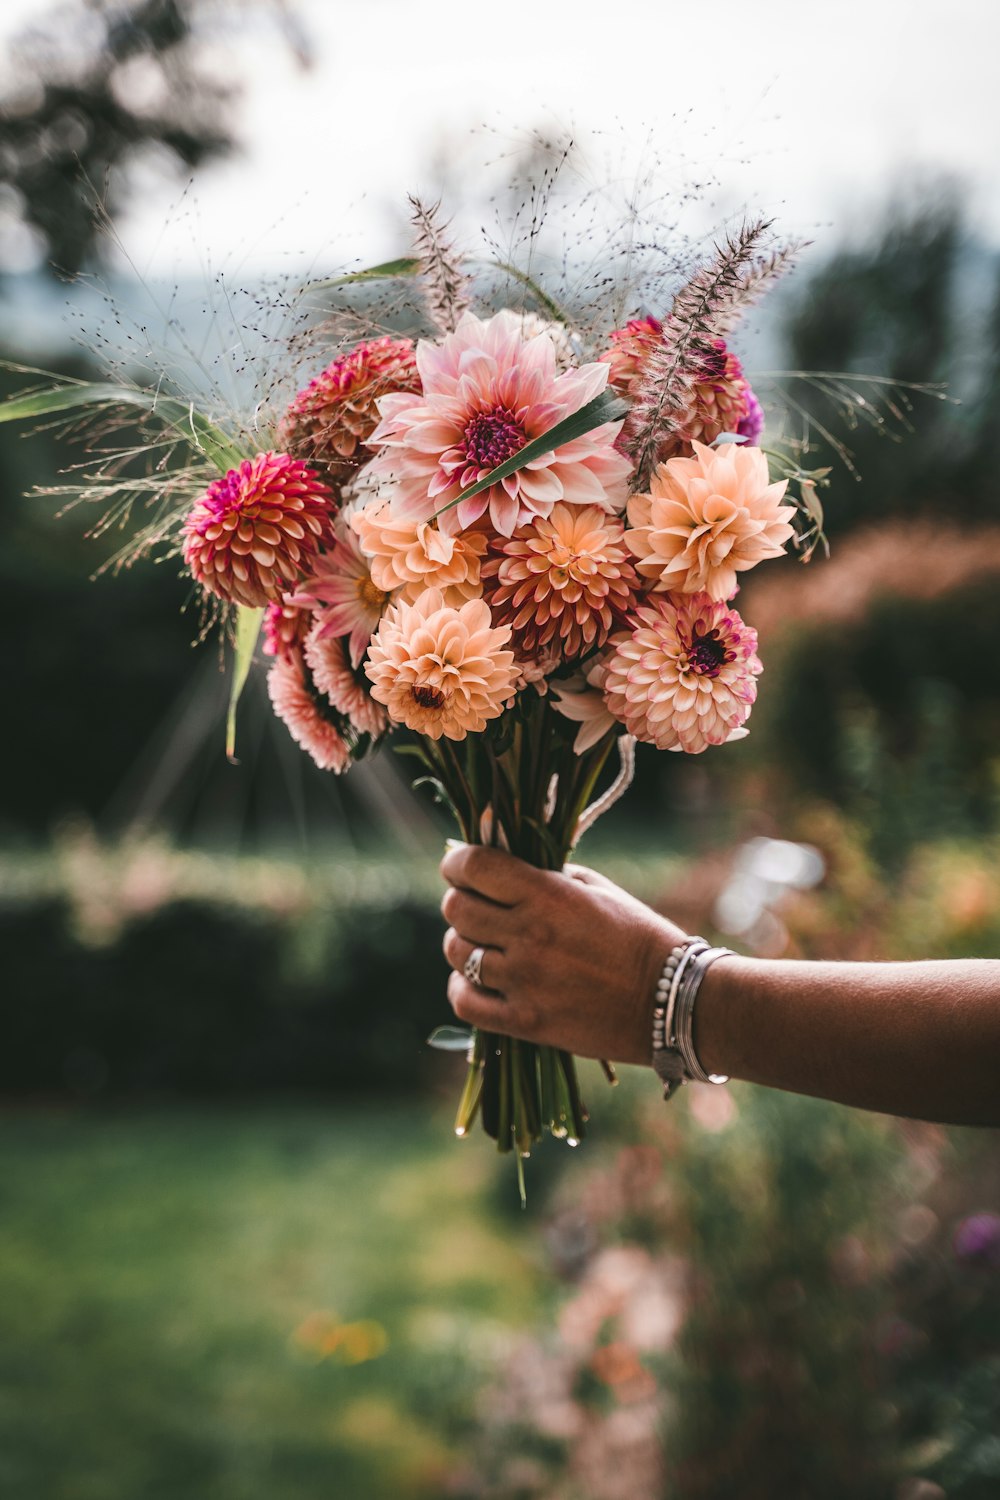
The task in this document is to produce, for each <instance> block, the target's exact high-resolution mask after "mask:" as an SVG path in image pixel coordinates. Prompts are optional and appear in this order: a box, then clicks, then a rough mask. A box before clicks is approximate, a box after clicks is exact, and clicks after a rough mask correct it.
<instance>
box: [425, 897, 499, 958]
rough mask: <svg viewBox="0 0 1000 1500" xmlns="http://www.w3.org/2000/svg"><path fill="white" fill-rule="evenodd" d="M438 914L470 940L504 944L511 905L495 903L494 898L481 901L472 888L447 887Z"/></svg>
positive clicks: (487, 943) (492, 944)
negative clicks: (470, 889)
mask: <svg viewBox="0 0 1000 1500" xmlns="http://www.w3.org/2000/svg"><path fill="white" fill-rule="evenodd" d="M441 915H442V916H443V917H444V919H445V921H446V922H447V923H448V925H449V926H450V927H454V928H456V929H457V930H458V931H459V932H460V933H461V934H462V936H463V937H464V938H468V940H469V942H470V943H482V944H483V946H484V947H490V948H504V947H506V942H505V938H506V937H507V934H508V933H509V931H510V924H511V913H510V907H507V906H498V905H497V903H496V902H495V901H484V900H483V898H482V897H481V896H476V895H473V893H472V892H471V891H465V890H459V889H458V887H456V886H449V888H448V890H446V891H445V893H444V895H443V896H442V897H441Z"/></svg>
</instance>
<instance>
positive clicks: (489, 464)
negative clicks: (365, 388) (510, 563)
mask: <svg viewBox="0 0 1000 1500" xmlns="http://www.w3.org/2000/svg"><path fill="white" fill-rule="evenodd" d="M417 368H418V369H419V371H420V378H421V382H422V391H423V393H422V395H421V396H419V397H417V398H416V399H414V398H413V397H412V396H404V395H392V396H383V397H382V399H381V400H380V401H379V403H378V407H379V411H380V413H381V416H382V421H381V422H380V423H379V425H378V427H377V428H376V429H375V431H374V433H373V434H372V437H371V446H372V447H378V448H379V449H380V452H379V453H378V455H377V457H376V458H375V459H374V460H373V462H372V465H371V470H372V473H373V475H374V476H375V477H376V478H378V479H379V480H383V479H385V480H390V481H391V482H392V485H393V493H392V502H391V503H392V506H393V509H394V510H395V511H396V513H397V514H398V515H406V516H412V517H415V518H416V519H417V520H420V521H426V520H429V519H430V517H431V516H433V515H435V513H437V512H440V511H442V507H444V506H447V505H449V504H450V503H451V502H452V501H453V500H455V499H456V498H457V497H458V496H459V495H460V494H461V492H462V490H463V489H466V488H467V487H468V486H469V485H471V484H475V483H476V482H477V481H478V480H479V479H482V478H483V477H484V476H485V475H486V474H488V473H489V471H490V470H491V469H494V468H496V466H497V465H498V464H500V463H502V462H503V461H504V459H507V458H510V457H512V455H513V454H515V453H517V452H519V451H520V449H522V448H523V447H524V446H525V444H526V443H528V442H530V441H531V439H532V438H536V437H540V436H541V435H542V434H543V433H545V432H548V431H549V430H550V429H551V428H552V427H554V426H555V425H556V423H557V422H561V421H562V419H563V418H564V417H568V416H570V415H571V413H573V412H575V411H578V410H579V409H580V407H581V406H585V405H586V404H587V402H588V401H591V400H593V398H594V397H595V396H597V395H599V394H600V392H601V391H602V390H603V389H604V388H605V386H606V385H607V380H608V370H607V366H606V365H602V364H589V365H582V366H580V368H579V369H575V370H566V371H565V372H564V373H563V374H559V373H557V369H556V350H555V347H554V345H553V342H552V339H551V338H550V337H549V335H548V334H545V333H542V334H537V335H536V336H534V337H531V338H526V337H525V336H524V334H523V332H522V322H521V319H520V317H519V316H518V314H517V313H514V312H511V311H509V310H505V311H503V312H499V313H497V314H496V315H495V316H494V317H492V318H487V319H485V320H481V319H479V318H477V317H475V316H474V314H472V313H466V314H465V315H464V316H463V317H462V318H461V319H460V321H459V324H458V327H457V328H456V329H455V332H454V333H450V334H448V336H447V337H446V338H445V339H444V340H443V341H442V342H441V343H440V344H432V343H429V342H426V341H421V342H420V343H419V344H418V345H417ZM619 426H620V424H619V423H615V422H612V423H605V424H604V425H603V426H602V427H598V428H595V429H594V430H593V431H592V432H588V433H586V434H584V436H583V437H580V438H577V439H576V440H575V441H574V442H572V443H564V444H562V446H561V447H559V448H557V449H556V450H555V451H554V452H552V453H544V454H542V455H541V457H539V458H536V459H533V460H532V461H531V462H530V463H528V464H526V465H525V467H524V468H523V469H519V470H517V472H516V473H514V474H511V475H509V476H508V477H507V478H506V479H504V480H503V481H501V483H499V484H495V485H491V486H490V487H489V488H488V489H486V490H484V491H483V493H482V494H480V495H476V496H475V497H474V498H473V499H471V500H463V501H462V502H461V504H459V505H453V506H451V509H449V510H444V511H443V513H442V514H441V515H440V517H439V519H440V525H441V529H442V531H445V532H448V533H449V534H454V533H455V532H459V531H464V530H465V529H466V528H467V527H470V526H472V525H473V524H474V523H475V522H476V521H478V520H479V518H480V516H484V515H486V514H487V513H488V514H489V516H490V520H491V522H492V524H493V526H494V527H495V529H496V530H497V531H499V532H500V533H501V535H503V536H511V535H512V534H513V532H514V530H515V528H516V527H517V526H520V525H523V524H524V523H526V522H528V521H530V520H531V519H532V518H533V517H534V516H547V515H548V514H549V512H550V511H551V510H552V507H553V506H554V505H555V504H556V503H557V502H558V501H560V500H565V501H567V502H569V503H570V504H572V505H597V506H600V508H601V509H602V510H616V509H617V510H621V509H622V508H623V506H624V503H625V495H626V489H625V486H626V480H627V478H628V473H629V465H628V462H627V461H626V460H625V459H623V458H622V456H621V455H620V454H619V453H617V452H616V451H615V449H614V441H615V438H616V437H617V435H618V431H619Z"/></svg>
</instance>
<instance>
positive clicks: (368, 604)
mask: <svg viewBox="0 0 1000 1500" xmlns="http://www.w3.org/2000/svg"><path fill="white" fill-rule="evenodd" d="M358 600H359V602H360V603H361V604H362V605H363V606H364V608H365V609H372V610H375V609H377V610H379V611H380V612H381V611H382V610H383V609H384V608H385V606H386V604H387V603H388V602H389V595H388V594H387V593H386V592H385V590H384V589H380V588H378V587H377V586H376V585H375V584H374V583H372V581H371V579H370V578H359V579H358Z"/></svg>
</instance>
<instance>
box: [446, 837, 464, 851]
mask: <svg viewBox="0 0 1000 1500" xmlns="http://www.w3.org/2000/svg"><path fill="white" fill-rule="evenodd" d="M444 847H445V848H446V849H448V850H451V849H467V848H468V847H469V846H468V844H467V843H466V842H465V840H464V839H445V841H444Z"/></svg>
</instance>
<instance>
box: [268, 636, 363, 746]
mask: <svg viewBox="0 0 1000 1500" xmlns="http://www.w3.org/2000/svg"><path fill="white" fill-rule="evenodd" d="M267 691H268V693H269V695H270V698H271V703H272V705H273V706H274V711H275V713H276V714H277V715H278V718H279V719H281V720H282V722H283V723H284V724H285V725H286V727H287V729H288V732H289V734H290V735H291V736H292V739H293V740H295V742H296V744H298V745H301V746H302V749H303V750H305V751H306V752H307V753H308V754H309V755H311V756H312V758H313V760H314V761H315V762H316V764H317V765H318V766H319V768H320V770H321V771H337V772H340V771H346V770H347V767H348V766H349V765H350V763H351V752H350V749H349V747H348V745H347V742H346V740H345V739H344V737H343V735H342V734H341V732H340V729H339V727H338V724H337V722H336V713H335V711H334V710H333V709H330V710H329V711H325V710H324V709H323V706H322V703H321V701H320V699H319V697H318V696H317V694H316V691H315V689H314V688H313V687H312V686H311V684H310V682H309V679H308V676H307V673H306V668H305V666H304V663H303V661H302V658H301V656H298V655H295V656H291V657H289V658H288V659H287V660H282V658H281V657H278V658H277V660H276V661H275V662H274V663H273V665H272V667H271V670H270V671H269V672H268V674H267Z"/></svg>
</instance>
